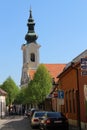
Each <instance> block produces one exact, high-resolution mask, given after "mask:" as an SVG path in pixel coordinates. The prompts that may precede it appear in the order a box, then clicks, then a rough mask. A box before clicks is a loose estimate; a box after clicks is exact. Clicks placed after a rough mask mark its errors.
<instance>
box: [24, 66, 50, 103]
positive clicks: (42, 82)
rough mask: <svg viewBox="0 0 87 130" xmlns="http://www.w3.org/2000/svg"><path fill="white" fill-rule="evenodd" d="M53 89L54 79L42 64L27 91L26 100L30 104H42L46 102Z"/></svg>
mask: <svg viewBox="0 0 87 130" xmlns="http://www.w3.org/2000/svg"><path fill="white" fill-rule="evenodd" d="M51 87H52V78H51V75H50V74H49V72H48V70H47V68H46V67H45V66H44V65H43V64H40V65H39V66H38V68H37V71H36V73H35V75H34V78H33V80H32V81H30V82H29V84H28V88H27V89H26V99H27V101H28V102H30V103H40V102H42V101H44V99H45V98H46V96H47V95H48V94H49V92H50V90H51Z"/></svg>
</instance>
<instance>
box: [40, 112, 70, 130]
mask: <svg viewBox="0 0 87 130" xmlns="http://www.w3.org/2000/svg"><path fill="white" fill-rule="evenodd" d="M39 128H40V130H53V129H55V130H56V129H57V130H58V129H59V130H69V124H68V119H67V118H66V117H65V115H63V114H62V113H61V112H45V114H44V115H43V117H41V118H40V124H39Z"/></svg>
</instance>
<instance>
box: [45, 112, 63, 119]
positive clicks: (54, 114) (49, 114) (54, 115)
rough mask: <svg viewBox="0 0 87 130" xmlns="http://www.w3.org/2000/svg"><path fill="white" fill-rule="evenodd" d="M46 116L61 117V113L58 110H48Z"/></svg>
mask: <svg viewBox="0 0 87 130" xmlns="http://www.w3.org/2000/svg"><path fill="white" fill-rule="evenodd" d="M47 117H57V118H60V117H62V115H61V113H59V112H48V113H47Z"/></svg>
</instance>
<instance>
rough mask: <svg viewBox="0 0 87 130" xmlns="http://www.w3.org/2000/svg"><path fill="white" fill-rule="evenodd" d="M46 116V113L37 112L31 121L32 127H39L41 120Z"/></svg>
mask: <svg viewBox="0 0 87 130" xmlns="http://www.w3.org/2000/svg"><path fill="white" fill-rule="evenodd" d="M44 114H45V111H35V112H34V114H33V116H32V118H31V120H30V124H31V127H32V128H34V127H39V119H40V118H41V117H42V116H43V115H44Z"/></svg>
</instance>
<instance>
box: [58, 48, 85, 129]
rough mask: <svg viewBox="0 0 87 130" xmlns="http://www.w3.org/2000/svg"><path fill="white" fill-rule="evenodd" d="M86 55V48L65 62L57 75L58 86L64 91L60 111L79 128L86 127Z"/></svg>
mask: <svg viewBox="0 0 87 130" xmlns="http://www.w3.org/2000/svg"><path fill="white" fill-rule="evenodd" d="M86 57H87V50H85V51H84V52H83V53H81V54H80V55H79V56H77V57H76V58H75V59H73V60H72V61H71V62H70V63H69V64H67V65H66V67H65V69H64V71H63V72H62V73H61V74H60V75H58V78H59V86H58V87H59V89H61V90H63V91H64V105H61V111H62V112H63V113H65V114H66V115H67V116H68V119H69V122H70V124H74V125H78V126H79V128H87V69H86V68H87V66H86V64H87V58H86ZM83 58H84V59H83ZM81 59H83V63H81ZM81 65H82V66H81Z"/></svg>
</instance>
